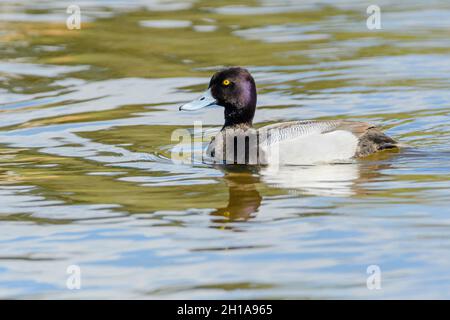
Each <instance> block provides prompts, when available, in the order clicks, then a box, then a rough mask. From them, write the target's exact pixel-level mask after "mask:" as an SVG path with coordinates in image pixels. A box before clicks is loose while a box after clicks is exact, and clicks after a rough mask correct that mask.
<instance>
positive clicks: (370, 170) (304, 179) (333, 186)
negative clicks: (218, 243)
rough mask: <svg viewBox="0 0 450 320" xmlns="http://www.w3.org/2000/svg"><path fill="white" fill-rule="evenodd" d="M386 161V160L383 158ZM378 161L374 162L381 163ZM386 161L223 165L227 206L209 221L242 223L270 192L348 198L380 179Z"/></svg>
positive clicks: (214, 212) (388, 165) (214, 213)
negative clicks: (291, 164)
mask: <svg viewBox="0 0 450 320" xmlns="http://www.w3.org/2000/svg"><path fill="white" fill-rule="evenodd" d="M385 159H386V158H385ZM385 159H378V160H385ZM390 166H391V165H390V163H389V162H378V161H377V162H364V161H362V162H355V163H346V164H324V165H315V166H285V167H279V168H278V169H276V170H275V169H273V168H270V167H259V168H257V167H248V166H227V167H224V166H223V167H221V168H220V169H221V170H222V171H224V172H225V178H224V179H225V182H226V184H227V186H228V193H229V199H228V205H227V206H226V207H223V208H218V209H216V210H215V211H213V212H212V213H211V215H213V216H215V217H217V218H215V219H213V222H218V223H222V222H232V221H239V220H241V221H245V220H248V219H251V218H253V217H255V216H256V213H257V212H258V210H259V208H260V205H261V202H262V199H263V196H262V195H261V194H265V193H266V192H267V193H273V192H270V189H272V191H273V189H278V191H281V192H283V191H284V192H286V194H291V195H292V194H295V195H299V196H301V195H308V196H322V197H351V196H354V195H358V194H364V193H366V192H365V190H364V185H365V183H366V182H369V181H370V180H373V179H375V178H378V177H380V176H381V175H382V174H381V173H380V171H381V170H383V169H387V168H389V167H390Z"/></svg>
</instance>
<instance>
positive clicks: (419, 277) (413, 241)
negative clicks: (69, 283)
mask: <svg viewBox="0 0 450 320" xmlns="http://www.w3.org/2000/svg"><path fill="white" fill-rule="evenodd" d="M314 2H315V1H287V0H286V1H268V0H261V1H233V2H229V1H201V0H199V1H159V0H148V1H144V0H134V1H102V0H98V1H94V0H88V1H81V2H80V3H79V5H80V7H81V10H82V28H81V30H72V31H69V30H67V29H66V26H65V19H66V17H67V14H66V12H65V10H66V8H65V7H63V6H62V5H61V3H60V2H59V1H56V0H55V1H50V0H48V1H40V2H38V3H36V2H34V1H23V2H20V3H15V2H13V1H10V0H7V1H3V2H2V3H1V4H0V297H1V298H75V299H78V298H150V299H155V298H163V299H172V298H195V299H197V298H207V299H211V298H213V299H216V298H217V299H219V298H220V299H243V298H255V299H256V298H258V299H259V298H280V299H287V298H308V299H311V298H327V299H328V298H373V299H380V298H450V271H449V270H450V250H449V249H450V209H449V207H450V200H449V199H450V161H449V157H450V142H449V138H450V124H449V114H450V91H449V85H450V76H449V74H450V55H449V53H450V41H449V39H450V28H449V27H450V25H449V21H450V20H449V19H448V17H450V5H449V4H448V2H447V1H444V0H441V1H439V0H436V1H423V2H422V1H419V0H414V1H386V0H383V1H378V2H377V4H378V5H379V6H380V7H381V10H382V29H381V30H368V29H367V27H366V17H367V15H366V8H367V7H368V6H369V5H370V4H372V3H369V2H364V1H363V2H361V1H321V4H320V5H318V4H315V3H314ZM228 65H242V66H246V67H248V68H249V69H250V71H251V72H252V73H253V75H254V76H255V79H256V82H257V84H258V94H259V96H258V104H259V108H258V110H257V114H256V117H255V124H256V125H257V126H262V125H266V124H270V123H275V122H279V121H289V120H298V119H353V120H361V121H369V122H373V123H376V124H378V125H380V126H381V127H382V128H383V129H385V130H386V131H387V132H388V133H389V135H391V136H393V137H395V138H396V139H398V140H400V141H401V142H402V143H404V144H406V145H408V146H409V147H408V148H406V149H404V150H402V151H401V152H389V153H384V154H379V155H376V156H373V157H369V158H367V159H364V160H359V161H355V162H354V163H351V164H346V165H320V166H310V167H286V168H281V170H280V171H279V172H276V173H274V172H271V171H270V170H268V169H267V168H249V167H241V166H236V167H227V168H225V167H218V166H211V165H208V164H197V165H182V164H176V163H173V162H172V161H171V160H170V157H171V152H172V151H174V150H176V148H177V142H176V141H172V140H171V134H172V132H173V131H174V130H175V129H178V128H184V129H189V130H192V129H193V124H194V121H196V120H202V122H203V129H204V130H205V131H206V132H207V133H208V134H213V133H214V132H216V131H217V130H219V129H220V126H221V124H222V122H223V111H222V110H221V109H219V108H216V109H214V108H213V109H210V110H206V111H205V112H203V113H180V112H179V111H178V106H179V105H180V104H181V103H182V102H184V101H188V100H190V99H192V98H194V97H196V96H197V95H198V94H199V92H201V91H203V90H204V89H205V87H206V86H207V83H208V81H209V77H210V76H211V74H212V73H213V72H214V71H215V70H217V69H218V68H220V67H221V66H228ZM198 151H201V150H196V152H198ZM69 265H78V266H79V267H80V268H81V272H82V288H81V289H80V290H68V289H67V288H66V280H67V277H68V275H67V273H66V270H67V267H68V266H69ZM370 265H377V266H379V267H380V269H381V275H382V277H381V279H382V282H381V285H382V289H381V290H368V289H367V286H366V279H367V277H368V274H367V273H366V270H367V267H368V266H370Z"/></svg>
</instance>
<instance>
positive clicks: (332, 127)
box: [258, 120, 398, 157]
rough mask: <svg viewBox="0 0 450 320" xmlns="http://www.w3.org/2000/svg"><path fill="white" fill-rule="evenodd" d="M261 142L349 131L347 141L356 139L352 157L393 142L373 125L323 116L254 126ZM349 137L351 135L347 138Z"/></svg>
mask: <svg viewBox="0 0 450 320" xmlns="http://www.w3.org/2000/svg"><path fill="white" fill-rule="evenodd" d="M258 132H259V133H260V135H261V137H262V138H261V139H260V141H261V144H263V145H265V146H270V145H273V144H275V143H283V142H287V141H288V140H296V139H299V138H308V136H313V135H322V134H327V133H333V132H347V134H348V133H351V135H348V136H349V143H350V141H351V140H352V141H353V139H354V138H356V139H357V142H358V144H357V148H356V151H355V157H361V156H366V155H369V154H372V153H374V152H377V151H380V150H384V149H390V148H396V147H397V146H398V144H397V142H396V141H395V140H394V139H392V138H390V137H388V136H387V135H385V134H384V133H383V132H382V131H381V130H380V129H378V128H377V127H376V126H374V125H372V124H370V123H367V122H359V121H348V120H328V121H327V120H325V121H314V120H308V121H291V122H284V123H279V124H274V125H269V126H265V127H262V128H260V129H259V130H258ZM351 137H353V138H351Z"/></svg>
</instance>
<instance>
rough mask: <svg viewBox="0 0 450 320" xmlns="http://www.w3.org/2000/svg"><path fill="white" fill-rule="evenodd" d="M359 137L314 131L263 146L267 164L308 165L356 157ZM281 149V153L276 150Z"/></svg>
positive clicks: (336, 132)
mask: <svg viewBox="0 0 450 320" xmlns="http://www.w3.org/2000/svg"><path fill="white" fill-rule="evenodd" d="M357 147H358V138H357V137H356V136H355V135H353V134H352V133H351V132H348V131H344V130H337V131H332V132H328V133H319V132H314V133H311V134H307V135H301V136H298V137H295V138H292V139H285V140H282V141H279V142H276V143H275V144H271V145H269V146H267V145H266V146H263V147H262V150H263V152H264V154H265V159H263V161H264V162H265V163H267V164H280V165H309V164H318V163H333V162H339V161H346V160H347V161H348V160H350V159H351V158H352V157H354V156H355V153H356V150H357ZM277 149H278V150H277Z"/></svg>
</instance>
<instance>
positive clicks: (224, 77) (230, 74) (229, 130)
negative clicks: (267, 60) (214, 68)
mask: <svg viewBox="0 0 450 320" xmlns="http://www.w3.org/2000/svg"><path fill="white" fill-rule="evenodd" d="M208 106H222V107H224V108H225V124H224V126H223V128H222V130H221V131H220V132H219V133H218V134H217V135H216V136H215V138H213V140H212V141H211V143H210V144H209V146H208V149H207V154H208V155H209V156H210V157H212V158H213V159H214V160H215V161H217V162H220V163H223V162H225V163H241V164H242V163H245V164H271V163H274V162H276V163H278V164H288V165H290V164H292V165H295V164H300V165H301V164H314V163H329V162H339V161H345V160H350V159H353V158H360V157H364V156H367V155H370V154H373V153H375V152H378V151H381V150H385V149H392V148H397V147H398V144H397V142H396V141H395V140H393V139H392V138H390V137H388V136H387V135H385V134H384V133H383V132H381V131H380V130H379V129H378V128H377V127H375V126H373V125H371V124H369V123H366V122H357V121H348V120H325V121H313V120H307V121H291V122H284V123H277V124H274V125H270V126H265V127H262V128H259V129H255V128H253V123H252V122H253V117H254V115H255V110H256V85H255V80H254V79H253V77H252V76H251V74H250V73H249V72H248V71H247V70H246V69H243V68H240V67H233V68H227V69H224V70H222V71H219V72H217V73H215V74H214V75H213V77H212V78H211V81H210V83H209V87H208V90H207V91H206V92H205V93H204V94H203V95H202V96H201V97H199V98H198V99H196V100H194V101H192V102H190V103H187V104H185V105H183V106H181V107H180V110H188V111H193V110H198V109H201V108H205V107H208ZM241 138H243V139H241ZM239 142H242V143H241V144H239ZM230 146H231V147H230Z"/></svg>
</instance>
